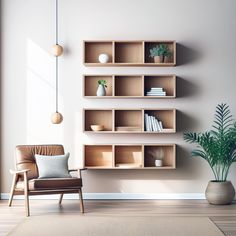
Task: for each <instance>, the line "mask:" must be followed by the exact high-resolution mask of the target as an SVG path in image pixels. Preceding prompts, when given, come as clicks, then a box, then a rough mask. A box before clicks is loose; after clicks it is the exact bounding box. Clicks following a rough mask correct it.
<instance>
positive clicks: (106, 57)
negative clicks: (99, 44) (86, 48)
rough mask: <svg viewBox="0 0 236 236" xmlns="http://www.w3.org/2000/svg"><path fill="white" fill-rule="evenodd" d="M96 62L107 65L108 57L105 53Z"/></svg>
mask: <svg viewBox="0 0 236 236" xmlns="http://www.w3.org/2000/svg"><path fill="white" fill-rule="evenodd" d="M98 60H99V62H100V63H107V62H108V61H109V56H108V55H107V54H105V53H103V54H100V55H99V57H98Z"/></svg>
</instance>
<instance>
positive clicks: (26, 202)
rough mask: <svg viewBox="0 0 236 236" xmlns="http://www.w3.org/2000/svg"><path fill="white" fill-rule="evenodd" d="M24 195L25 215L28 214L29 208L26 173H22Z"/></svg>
mask: <svg viewBox="0 0 236 236" xmlns="http://www.w3.org/2000/svg"><path fill="white" fill-rule="evenodd" d="M24 193H25V194H24V195H25V211H26V216H30V209H29V186H28V180H27V175H26V173H24Z"/></svg>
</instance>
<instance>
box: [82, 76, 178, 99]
mask: <svg viewBox="0 0 236 236" xmlns="http://www.w3.org/2000/svg"><path fill="white" fill-rule="evenodd" d="M101 79H104V80H106V81H107V88H106V96H96V91H97V87H98V80H101ZM155 87H158V88H163V91H166V96H147V92H148V91H150V90H151V88H155ZM83 95H84V97H85V98H93V99H108V98H109V99H110V98H112V99H113V98H116V99H117V98H119V99H124V98H140V99H172V98H175V97H176V76H175V75H84V76H83Z"/></svg>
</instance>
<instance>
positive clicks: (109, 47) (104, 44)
mask: <svg viewBox="0 0 236 236" xmlns="http://www.w3.org/2000/svg"><path fill="white" fill-rule="evenodd" d="M103 53H105V54H107V55H108V56H109V61H108V63H104V64H109V63H112V62H113V43H112V41H86V42H84V62H85V63H100V62H99V60H98V57H99V55H100V54H103ZM100 64H102V63H100Z"/></svg>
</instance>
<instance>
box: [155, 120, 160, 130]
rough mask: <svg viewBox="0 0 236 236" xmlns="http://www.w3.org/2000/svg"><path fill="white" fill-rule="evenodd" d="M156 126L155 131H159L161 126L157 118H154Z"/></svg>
mask: <svg viewBox="0 0 236 236" xmlns="http://www.w3.org/2000/svg"><path fill="white" fill-rule="evenodd" d="M156 126H157V131H158V132H160V131H161V127H160V125H159V121H158V119H156Z"/></svg>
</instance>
